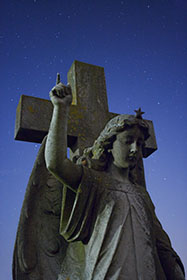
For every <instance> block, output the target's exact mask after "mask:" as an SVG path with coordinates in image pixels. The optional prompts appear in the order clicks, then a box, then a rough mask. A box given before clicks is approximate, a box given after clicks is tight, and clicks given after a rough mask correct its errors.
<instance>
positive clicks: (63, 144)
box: [45, 74, 82, 189]
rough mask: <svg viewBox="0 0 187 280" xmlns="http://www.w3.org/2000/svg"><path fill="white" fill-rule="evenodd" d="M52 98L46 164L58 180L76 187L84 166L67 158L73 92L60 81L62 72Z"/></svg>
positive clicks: (58, 76) (51, 92)
mask: <svg viewBox="0 0 187 280" xmlns="http://www.w3.org/2000/svg"><path fill="white" fill-rule="evenodd" d="M50 98H51V102H52V104H53V107H54V108H53V115H52V120H51V124H50V128H49V133H48V137H47V142H46V148H45V160H46V166H47V168H48V170H49V171H50V172H51V173H52V174H53V175H54V176H55V177H56V178H58V180H60V181H61V182H62V183H65V184H67V185H68V186H69V187H72V188H74V189H76V187H77V186H78V183H79V182H80V179H81V175H82V167H81V166H80V165H75V164H74V163H73V162H72V161H71V160H69V159H68V158H67V122H68V114H69V107H70V105H71V103H72V92H71V87H70V86H69V85H67V86H65V85H64V84H62V83H61V82H60V74H57V83H56V86H55V87H53V89H52V90H51V91H50ZM72 173H73V176H72Z"/></svg>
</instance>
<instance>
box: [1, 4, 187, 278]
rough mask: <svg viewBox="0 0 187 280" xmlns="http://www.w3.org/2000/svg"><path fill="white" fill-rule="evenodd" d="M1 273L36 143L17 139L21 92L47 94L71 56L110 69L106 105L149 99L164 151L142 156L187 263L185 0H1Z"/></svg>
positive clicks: (126, 106) (162, 215)
mask: <svg viewBox="0 0 187 280" xmlns="http://www.w3.org/2000/svg"><path fill="white" fill-rule="evenodd" d="M0 9H1V18H0V42H1V43H0V44H1V45H0V52H1V53H0V61H1V67H0V71H1V73H0V76H1V95H0V97H1V101H0V117H1V145H0V153H1V157H0V163H1V166H0V184H1V191H0V226H1V230H0V248H1V250H0V263H1V270H0V278H1V279H3V280H9V279H11V262H12V253H13V247H14V240H15V236H16V229H17V224H18V219H19V215H20V209H21V206H22V202H23V198H24V193H25V189H26V185H27V182H28V178H29V175H30V173H31V170H32V166H33V163H34V160H35V158H36V155H37V151H38V148H39V144H35V143H25V142H21V141H15V140H14V122H15V114H16V107H17V104H18V101H19V98H20V95H21V94H26V95H31V96H36V97H41V98H46V99H48V93H49V91H50V89H51V88H52V87H53V85H54V84H55V79H56V73H57V72H60V73H61V75H62V82H64V83H66V82H67V80H66V75H67V72H68V70H69V68H70V66H71V64H72V62H73V60H79V61H82V62H86V63H90V64H94V65H99V66H103V67H104V68H105V76H106V84H107V93H108V102H109V109H110V111H111V112H116V113H127V114H132V113H133V110H134V109H137V108H138V107H140V106H141V107H142V110H143V111H145V112H146V114H145V115H144V116H145V118H147V119H151V120H152V121H153V122H154V127H155V133H156V137H157V144H158V151H157V152H155V153H154V154H152V155H151V156H150V157H149V158H147V159H145V161H144V163H145V173H146V181H147V188H148V191H149V193H150V195H151V197H152V200H153V202H154V204H155V206H156V213H157V215H158V217H159V219H160V221H161V223H162V225H163V227H164V229H165V230H166V231H167V233H168V234H169V236H170V238H171V241H172V245H173V247H174V248H175V250H176V251H177V253H178V254H179V255H180V257H181V259H182V261H183V263H184V265H185V268H186V269H187V250H186V244H187V218H186V210H187V207H186V201H187V190H186V187H185V184H186V181H187V175H186V174H187V172H186V166H187V160H186V155H187V153H186V139H187V126H186V120H187V113H186V106H187V102H186V101H187V100H186V99H187V97H186V78H187V70H186V69H187V65H186V64H187V38H186V35H187V33H186V27H187V1H186V0H127V1H125V0H123V1H120V0H113V1H112V0H104V1H101V0H100V1H99V0H95V1H93V0H92V1H91V0H68V1H65V0H61V1H60V0H53V1H52V0H34V1H33V0H10V1H5V0H1V4H0Z"/></svg>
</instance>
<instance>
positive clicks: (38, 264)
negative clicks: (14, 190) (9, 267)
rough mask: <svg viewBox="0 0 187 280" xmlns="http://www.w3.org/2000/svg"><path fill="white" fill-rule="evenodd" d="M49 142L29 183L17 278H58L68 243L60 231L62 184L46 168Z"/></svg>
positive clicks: (15, 263) (16, 250)
mask: <svg viewBox="0 0 187 280" xmlns="http://www.w3.org/2000/svg"><path fill="white" fill-rule="evenodd" d="M45 141H46V140H44V141H43V143H42V145H41V148H40V150H39V153H38V156H37V159H36V162H35V165H34V168H33V171H32V173H31V176H30V179H29V183H28V186H27V190H26V194H25V198H24V202H23V206H22V211H21V216H20V221H19V226H18V231H17V237H16V243H15V248H14V259H13V280H44V279H45V280H53V279H54V280H56V279H57V277H58V274H59V272H60V265H61V263H62V261H63V258H64V257H65V252H66V248H67V242H66V241H65V240H64V238H63V237H62V236H61V235H60V234H59V225H60V213H61V203H62V184H61V183H60V182H58V181H57V180H56V179H55V178H54V177H53V176H52V175H51V174H50V173H49V172H48V170H47V169H46V166H45V160H44V148H45Z"/></svg>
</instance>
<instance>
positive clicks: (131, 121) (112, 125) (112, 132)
mask: <svg viewBox="0 0 187 280" xmlns="http://www.w3.org/2000/svg"><path fill="white" fill-rule="evenodd" d="M134 126H138V127H139V128H140V129H141V131H142V132H143V135H144V141H146V140H147V139H148V137H149V136H150V135H149V125H148V123H147V122H146V120H143V119H142V118H137V117H136V116H133V115H118V116H116V117H114V118H113V119H111V120H110V121H109V122H108V123H107V125H106V126H105V128H104V129H103V131H102V132H101V133H100V135H99V137H98V138H97V139H96V140H95V142H94V144H93V146H92V147H89V148H86V149H85V150H84V152H83V155H82V156H81V157H79V158H78V160H77V163H78V164H83V165H86V166H87V167H89V168H93V169H95V170H101V171H102V170H105V169H106V168H107V165H108V164H109V162H110V160H111V158H112V156H111V153H110V150H111V149H112V146H113V142H114V141H115V140H116V136H117V134H118V133H120V132H122V131H125V130H129V129H130V128H132V127H134Z"/></svg>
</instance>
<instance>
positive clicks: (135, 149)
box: [130, 142, 137, 154]
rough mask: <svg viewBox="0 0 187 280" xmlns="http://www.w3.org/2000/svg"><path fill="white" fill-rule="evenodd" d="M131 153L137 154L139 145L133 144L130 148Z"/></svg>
mask: <svg viewBox="0 0 187 280" xmlns="http://www.w3.org/2000/svg"><path fill="white" fill-rule="evenodd" d="M130 153H132V154H136V153H137V143H136V142H133V143H132V144H131V146H130Z"/></svg>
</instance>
